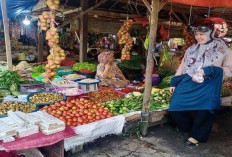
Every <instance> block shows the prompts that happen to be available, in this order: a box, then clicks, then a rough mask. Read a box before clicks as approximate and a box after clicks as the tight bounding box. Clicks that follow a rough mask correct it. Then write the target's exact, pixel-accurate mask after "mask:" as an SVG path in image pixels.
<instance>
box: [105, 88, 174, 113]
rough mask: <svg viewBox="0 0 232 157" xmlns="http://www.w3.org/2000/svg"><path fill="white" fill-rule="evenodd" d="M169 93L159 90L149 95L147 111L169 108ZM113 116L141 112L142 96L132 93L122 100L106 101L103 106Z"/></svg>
mask: <svg viewBox="0 0 232 157" xmlns="http://www.w3.org/2000/svg"><path fill="white" fill-rule="evenodd" d="M170 99H171V93H170V92H169V91H168V90H159V91H156V92H154V93H153V94H152V95H151V100H150V106H149V110H150V111H154V110H163V109H167V108H168V107H169V103H170ZM104 105H105V106H106V107H107V108H109V109H110V112H112V113H113V114H114V115H119V114H126V113H129V112H130V111H141V110H142V106H143V95H142V94H140V93H139V92H133V93H130V94H128V95H127V96H126V98H123V99H117V100H112V101H108V102H106V103H105V104H104Z"/></svg>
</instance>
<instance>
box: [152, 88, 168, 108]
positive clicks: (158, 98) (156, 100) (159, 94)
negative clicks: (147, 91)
mask: <svg viewBox="0 0 232 157" xmlns="http://www.w3.org/2000/svg"><path fill="white" fill-rule="evenodd" d="M171 96H172V94H171V93H170V92H169V91H168V90H161V91H156V92H155V93H154V94H152V95H151V101H150V108H149V110H150V111H154V110H160V109H166V108H168V107H169V103H170V99H171Z"/></svg>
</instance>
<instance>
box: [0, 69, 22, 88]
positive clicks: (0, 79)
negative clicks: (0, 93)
mask: <svg viewBox="0 0 232 157" xmlns="http://www.w3.org/2000/svg"><path fill="white" fill-rule="evenodd" d="M20 81H21V76H20V75H19V74H18V73H17V72H15V71H3V72H0V88H2V89H9V88H10V86H11V85H12V84H16V85H19V82H20Z"/></svg>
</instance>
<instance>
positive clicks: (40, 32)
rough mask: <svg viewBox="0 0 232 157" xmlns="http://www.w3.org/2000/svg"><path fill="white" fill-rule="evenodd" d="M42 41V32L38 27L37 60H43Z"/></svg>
mask: <svg viewBox="0 0 232 157" xmlns="http://www.w3.org/2000/svg"><path fill="white" fill-rule="evenodd" d="M43 41H44V37H43V33H42V31H41V30H40V28H38V62H42V61H43V50H44V47H43Z"/></svg>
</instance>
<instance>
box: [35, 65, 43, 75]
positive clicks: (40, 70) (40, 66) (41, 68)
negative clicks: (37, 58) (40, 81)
mask: <svg viewBox="0 0 232 157" xmlns="http://www.w3.org/2000/svg"><path fill="white" fill-rule="evenodd" d="M32 70H33V72H34V73H43V72H45V65H38V66H34V67H33V68H32Z"/></svg>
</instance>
